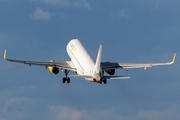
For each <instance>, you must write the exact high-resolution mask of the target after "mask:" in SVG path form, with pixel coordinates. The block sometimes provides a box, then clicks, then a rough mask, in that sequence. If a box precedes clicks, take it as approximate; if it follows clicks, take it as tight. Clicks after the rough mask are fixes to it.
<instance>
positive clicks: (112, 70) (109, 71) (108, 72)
mask: <svg viewBox="0 0 180 120" xmlns="http://www.w3.org/2000/svg"><path fill="white" fill-rule="evenodd" d="M105 72H106V73H107V74H109V75H114V74H115V69H111V70H105Z"/></svg>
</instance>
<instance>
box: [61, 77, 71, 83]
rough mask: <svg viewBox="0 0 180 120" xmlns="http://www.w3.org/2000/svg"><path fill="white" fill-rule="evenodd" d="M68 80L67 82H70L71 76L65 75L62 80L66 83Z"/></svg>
mask: <svg viewBox="0 0 180 120" xmlns="http://www.w3.org/2000/svg"><path fill="white" fill-rule="evenodd" d="M66 81H67V83H70V78H69V77H67V78H66V77H63V79H62V82H63V83H65V82H66Z"/></svg>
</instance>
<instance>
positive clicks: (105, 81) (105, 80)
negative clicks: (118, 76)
mask: <svg viewBox="0 0 180 120" xmlns="http://www.w3.org/2000/svg"><path fill="white" fill-rule="evenodd" d="M102 82H104V84H106V83H107V79H104V80H101V81H100V82H99V84H102Z"/></svg>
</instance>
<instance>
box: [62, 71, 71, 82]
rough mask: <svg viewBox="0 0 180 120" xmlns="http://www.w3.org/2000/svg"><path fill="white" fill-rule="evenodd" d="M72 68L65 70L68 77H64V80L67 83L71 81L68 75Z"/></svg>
mask: <svg viewBox="0 0 180 120" xmlns="http://www.w3.org/2000/svg"><path fill="white" fill-rule="evenodd" d="M69 71H70V70H64V73H65V75H66V77H63V79H62V82H63V83H65V82H66V81H67V83H70V78H69V77H67V75H68V73H69Z"/></svg>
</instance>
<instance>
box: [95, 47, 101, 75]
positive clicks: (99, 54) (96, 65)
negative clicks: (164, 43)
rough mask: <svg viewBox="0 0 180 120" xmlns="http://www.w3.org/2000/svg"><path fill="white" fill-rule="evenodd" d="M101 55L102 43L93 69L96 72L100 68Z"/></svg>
mask: <svg viewBox="0 0 180 120" xmlns="http://www.w3.org/2000/svg"><path fill="white" fill-rule="evenodd" d="M101 56H102V45H101V44H100V47H99V52H98V55H97V59H96V64H95V70H96V72H98V74H99V72H100V69H101Z"/></svg>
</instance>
